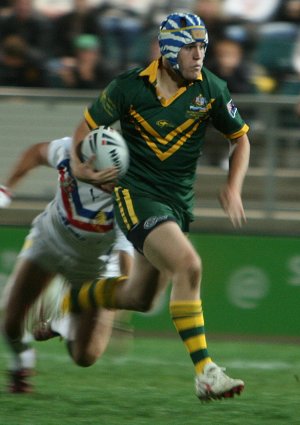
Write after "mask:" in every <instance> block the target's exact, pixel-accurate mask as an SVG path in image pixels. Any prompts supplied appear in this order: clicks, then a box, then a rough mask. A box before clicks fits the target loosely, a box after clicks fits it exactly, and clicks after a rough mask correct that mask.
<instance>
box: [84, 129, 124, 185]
mask: <svg viewBox="0 0 300 425" xmlns="http://www.w3.org/2000/svg"><path fill="white" fill-rule="evenodd" d="M92 155H95V161H94V168H95V170H97V171H101V170H103V169H105V168H110V167H116V168H117V169H118V175H119V177H121V176H124V174H126V171H127V170H128V166H129V151H128V147H127V144H126V141H125V139H124V137H123V136H122V135H121V134H120V133H119V132H118V131H117V130H115V129H113V128H111V127H107V126H101V127H97V128H95V129H94V130H92V131H91V132H90V133H88V134H87V135H86V137H85V138H84V140H83V142H82V144H81V156H82V161H86V160H88V159H89V158H91V156H92Z"/></svg>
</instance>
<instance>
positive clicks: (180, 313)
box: [170, 300, 211, 373]
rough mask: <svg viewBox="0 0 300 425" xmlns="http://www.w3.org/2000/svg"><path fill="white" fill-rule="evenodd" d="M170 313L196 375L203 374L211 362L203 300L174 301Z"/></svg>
mask: <svg viewBox="0 0 300 425" xmlns="http://www.w3.org/2000/svg"><path fill="white" fill-rule="evenodd" d="M170 313H171V315H172V319H173V322H174V325H175V327H176V329H177V332H178V333H179V335H180V337H181V339H182V341H183V343H184V345H185V347H186V349H187V351H188V352H189V354H190V357H191V359H192V361H193V363H194V367H195V370H196V373H201V372H202V371H203V368H204V366H205V364H206V363H209V362H211V358H210V357H209V355H208V351H207V344H206V338H205V329H204V317H203V312H202V303H201V300H197V301H191V302H188V301H172V302H171V303H170Z"/></svg>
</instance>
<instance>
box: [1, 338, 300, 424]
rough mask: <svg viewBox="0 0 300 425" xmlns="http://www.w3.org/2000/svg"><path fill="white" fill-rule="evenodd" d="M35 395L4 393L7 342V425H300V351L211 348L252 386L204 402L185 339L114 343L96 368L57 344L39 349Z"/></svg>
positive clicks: (232, 372) (252, 345) (247, 345)
mask: <svg viewBox="0 0 300 425" xmlns="http://www.w3.org/2000/svg"><path fill="white" fill-rule="evenodd" d="M35 347H36V349H37V352H38V366H37V371H38V373H37V375H36V376H35V377H34V378H33V381H34V384H35V392H34V393H33V394H30V395H28V394H26V395H24V394H20V395H11V394H7V393H6V391H5V364H6V363H7V359H8V355H7V350H6V347H4V345H3V343H2V342H1V345H0V359H1V364H2V371H3V373H2V374H1V377H0V385H1V389H0V424H1V425H54V424H55V425H80V424H86V425H98V424H99V425H125V424H126V425H127V424H128V425H194V424H195V425H200V424H203V425H227V424H230V425H235V424H238V425H260V424H266V425H267V424H270V425H277V424H278V425H286V424H289V425H298V424H300V357H299V347H298V346H296V345H291V344H285V345H280V344H271V343H268V344H267V343H266V344H263V343H253V342H249V343H246V342H240V343H238V342H216V341H211V342H210V353H211V355H212V356H213V357H214V359H215V360H216V361H217V362H218V363H219V364H220V365H224V366H226V367H227V372H228V373H229V374H230V375H231V376H233V377H239V378H241V379H243V380H245V383H246V388H245V391H244V393H243V394H242V395H241V396H240V397H236V398H235V399H230V400H222V401H214V402H211V403H200V402H199V401H198V399H197V398H196V396H195V394H194V384H193V379H194V378H193V367H192V365H191V362H190V360H189V357H188V355H187V353H186V352H185V349H184V347H183V346H182V344H181V342H180V341H179V339H176V338H174V339H169V338H160V339H154V338H148V339H147V338H140V337H138V338H135V339H134V340H133V341H132V343H131V344H130V345H128V346H127V347H126V350H125V347H124V346H118V341H117V340H115V341H114V342H113V344H112V347H111V348H110V349H109V351H108V352H107V353H106V354H105V355H104V356H103V357H102V359H100V360H99V361H98V362H97V364H95V365H94V366H92V367H90V368H87V369H82V368H79V367H77V366H75V365H74V364H72V362H71V361H70V359H69V357H68V355H67V352H66V350H65V347H64V344H63V342H60V341H59V340H58V339H55V340H52V341H47V342H42V343H36V344H35Z"/></svg>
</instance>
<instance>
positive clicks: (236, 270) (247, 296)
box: [0, 227, 300, 337]
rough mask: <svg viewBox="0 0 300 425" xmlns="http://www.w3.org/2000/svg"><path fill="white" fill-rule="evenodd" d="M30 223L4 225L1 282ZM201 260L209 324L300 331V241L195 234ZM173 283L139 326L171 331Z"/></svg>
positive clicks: (273, 332)
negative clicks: (24, 226) (20, 225)
mask: <svg viewBox="0 0 300 425" xmlns="http://www.w3.org/2000/svg"><path fill="white" fill-rule="evenodd" d="M27 231H28V229H27V228H13V227H0V284H1V285H2V286H3V285H4V284H5V282H6V281H7V277H8V275H9V273H10V272H11V270H12V268H13V265H14V263H15V260H16V256H17V253H18V251H19V250H20V248H21V246H22V244H23V240H24V237H25V236H26V234H27ZM190 239H191V241H192V243H193V244H194V246H195V247H196V249H197V251H198V252H199V254H200V256H201V258H202V262H203V280H202V291H201V292H202V300H203V306H204V313H205V322H206V329H207V332H209V333H215V334H224V335H225V334H226V335H253V336H255V335H261V336H264V335H265V336H295V337H298V336H299V335H300V313H299V311H300V241H299V239H297V238H291V237H276V236H261V237H260V236H244V235H235V236H234V235H214V234H203V235H200V234H192V235H191V236H190ZM168 299H169V289H168V290H167V291H166V292H165V293H163V294H162V295H161V296H160V298H159V299H158V300H157V303H156V305H155V307H154V309H153V310H152V311H151V312H149V313H146V314H139V313H135V314H134V316H133V324H134V326H135V328H136V329H137V330H145V331H153V332H160V331H162V332H165V331H173V330H174V328H173V324H172V322H171V320H170V316H169V311H168Z"/></svg>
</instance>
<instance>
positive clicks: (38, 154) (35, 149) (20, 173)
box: [0, 142, 49, 208]
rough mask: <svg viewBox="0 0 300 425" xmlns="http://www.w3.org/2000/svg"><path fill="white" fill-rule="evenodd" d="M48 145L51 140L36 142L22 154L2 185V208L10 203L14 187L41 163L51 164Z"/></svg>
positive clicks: (0, 196)
mask: <svg viewBox="0 0 300 425" xmlns="http://www.w3.org/2000/svg"><path fill="white" fill-rule="evenodd" d="M48 146H49V142H40V143H36V144H34V145H32V146H30V147H29V148H28V149H26V150H25V151H24V152H23V153H22V154H21V155H20V157H19V158H18V160H17V162H16V163H15V165H14V166H13V168H12V170H11V172H10V173H9V175H8V177H7V179H6V181H5V182H4V184H3V185H1V186H0V208H5V207H7V206H9V205H10V203H11V201H12V198H13V191H14V189H15V188H16V186H17V185H18V184H19V183H20V182H21V180H23V178H24V177H25V176H26V175H27V174H28V173H29V172H30V171H31V170H33V169H34V168H36V167H39V166H41V165H49V163H48Z"/></svg>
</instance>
